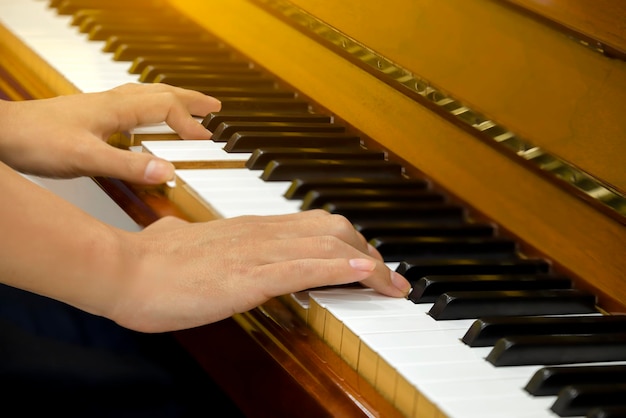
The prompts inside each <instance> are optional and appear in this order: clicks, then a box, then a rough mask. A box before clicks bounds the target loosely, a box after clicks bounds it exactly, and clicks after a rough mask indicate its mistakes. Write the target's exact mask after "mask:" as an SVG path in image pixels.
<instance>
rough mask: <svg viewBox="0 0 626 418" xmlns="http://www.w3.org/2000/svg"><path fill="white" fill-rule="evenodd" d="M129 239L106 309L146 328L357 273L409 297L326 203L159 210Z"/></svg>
mask: <svg viewBox="0 0 626 418" xmlns="http://www.w3.org/2000/svg"><path fill="white" fill-rule="evenodd" d="M132 237H133V238H134V240H133V244H132V250H131V251H129V253H128V254H129V256H131V257H132V260H133V262H137V263H139V265H138V266H137V267H136V268H133V269H130V270H128V273H129V276H128V277H125V278H124V280H123V281H124V291H123V292H121V294H120V296H119V297H115V298H109V299H111V300H110V301H109V302H110V303H112V304H113V305H112V306H110V307H109V309H110V312H108V313H107V314H106V316H108V317H109V318H112V319H113V320H115V321H117V322H118V323H120V324H121V325H123V326H126V327H128V328H132V329H136V330H139V331H145V332H159V331H171V330H178V329H185V328H190V327H195V326H199V325H203V324H207V323H210V322H215V321H218V320H221V319H224V318H227V317H229V316H231V315H233V314H235V313H240V312H245V311H247V310H250V309H252V308H254V307H256V306H258V305H260V304H262V303H264V302H266V301H267V300H268V299H270V298H272V297H275V296H280V295H284V294H289V293H291V292H296V291H301V290H305V289H309V288H314V287H319V286H325V285H339V284H346V283H353V282H360V283H361V284H363V285H365V286H368V287H371V288H373V289H375V290H377V291H379V292H380V293H382V294H385V295H389V296H394V297H406V295H407V294H408V292H409V290H410V284H409V283H408V282H407V281H406V279H404V278H403V277H402V276H401V275H399V274H398V273H395V272H393V271H391V270H390V269H389V268H388V267H387V266H386V265H385V264H384V263H383V261H382V257H381V256H380V254H379V253H378V252H377V251H376V250H375V249H374V248H373V247H371V246H369V245H367V243H366V240H365V239H364V238H363V236H362V235H361V234H359V233H358V232H357V231H356V230H355V229H354V227H353V226H352V225H351V224H350V222H349V221H348V220H347V219H346V218H344V217H342V216H340V215H331V214H329V213H327V212H325V211H322V210H313V211H306V212H301V213H297V214H292V215H278V216H264V217H260V216H243V217H237V218H230V219H223V220H216V221H211V222H207V223H197V224H190V223H186V222H184V221H182V220H180V219H176V218H163V219H161V220H159V221H157V222H156V223H154V224H152V225H151V226H149V227H147V228H146V229H145V230H143V231H142V232H140V233H137V234H134V235H132Z"/></svg>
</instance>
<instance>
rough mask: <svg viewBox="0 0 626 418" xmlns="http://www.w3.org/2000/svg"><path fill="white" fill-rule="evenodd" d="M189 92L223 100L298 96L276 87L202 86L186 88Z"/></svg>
mask: <svg viewBox="0 0 626 418" xmlns="http://www.w3.org/2000/svg"><path fill="white" fill-rule="evenodd" d="M187 87H188V88H189V89H190V90H195V91H198V92H200V93H203V94H206V95H208V96H213V97H216V98H218V99H220V100H221V99H224V98H227V97H249V98H254V97H267V98H271V97H282V98H284V99H287V98H294V97H297V96H298V95H297V94H296V92H294V91H291V90H284V89H281V88H279V87H277V86H271V87H263V86H261V87H246V88H242V87H226V86H217V87H203V86H187Z"/></svg>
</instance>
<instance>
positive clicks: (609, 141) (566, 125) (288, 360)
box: [0, 0, 626, 417]
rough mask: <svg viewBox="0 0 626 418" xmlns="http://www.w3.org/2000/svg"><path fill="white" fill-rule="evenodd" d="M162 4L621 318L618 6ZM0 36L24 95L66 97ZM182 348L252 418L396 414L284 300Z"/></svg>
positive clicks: (140, 217) (117, 191)
mask: <svg viewBox="0 0 626 418" xmlns="http://www.w3.org/2000/svg"><path fill="white" fill-rule="evenodd" d="M167 3H170V4H171V6H173V7H175V8H177V9H178V10H179V11H180V12H182V13H183V14H184V15H186V16H188V17H190V18H192V19H193V20H195V21H197V22H198V23H199V24H200V25H201V26H203V27H205V28H206V29H207V31H209V32H211V33H214V34H215V35H217V36H219V37H221V38H222V39H224V40H226V41H227V42H228V43H229V44H230V45H232V46H233V47H234V48H236V49H238V50H239V51H241V53H243V54H244V55H247V56H248V57H250V59H251V60H252V61H254V62H256V63H258V64H259V65H260V66H262V67H264V68H266V69H268V70H269V71H270V72H273V73H274V74H277V75H278V76H279V77H280V79H281V80H283V81H284V82H285V83H286V84H288V85H291V86H293V87H294V88H295V89H297V90H298V91H299V92H301V93H302V94H303V95H304V96H306V97H310V98H311V99H312V100H313V101H314V102H315V103H316V104H317V105H318V106H320V108H323V109H325V110H326V111H328V112H330V113H332V114H333V115H335V116H336V117H337V118H339V119H340V120H342V121H346V122H347V123H348V124H350V125H351V126H353V127H356V128H357V129H358V130H359V131H360V132H361V133H362V134H363V135H364V137H365V138H366V141H369V143H370V144H375V145H376V146H378V147H382V148H383V149H385V150H387V151H388V152H389V153H390V155H392V156H393V158H396V159H399V160H402V161H405V162H407V163H408V164H407V166H408V167H409V170H414V172H415V173H425V174H426V176H428V177H429V178H430V179H432V181H433V182H434V183H435V184H437V185H440V186H441V187H443V188H444V189H445V190H447V191H448V192H450V193H451V194H452V195H453V196H455V197H456V198H457V199H459V200H460V201H462V202H466V203H467V204H468V205H469V206H470V207H471V208H472V211H473V213H474V215H475V216H476V217H485V218H487V219H491V220H494V221H495V222H496V223H497V224H498V225H500V227H501V228H503V229H504V230H506V232H507V233H508V234H511V235H512V236H515V237H517V238H519V240H520V241H521V242H522V243H523V246H524V247H523V249H524V251H525V252H526V253H527V254H531V255H533V254H534V255H539V256H545V257H547V258H548V259H549V260H550V261H551V262H552V263H553V264H554V266H555V268H556V269H558V270H560V271H563V272H565V273H567V274H568V275H569V276H571V277H573V278H574V279H575V280H576V284H577V286H578V287H580V288H584V289H591V290H592V291H593V292H594V293H596V294H597V295H598V303H599V305H600V306H601V307H602V308H603V309H605V310H606V311H608V312H615V313H618V312H623V311H624V309H625V307H626V282H625V279H626V276H625V273H624V272H625V271H626V257H625V253H626V251H625V250H626V226H625V223H626V203H625V200H624V195H625V194H626V169H625V168H624V167H625V166H626V141H624V140H623V138H624V136H625V135H626V118H624V117H623V116H622V115H621V110H622V109H625V108H626V60H625V59H624V57H625V56H626V36H625V35H626V34H625V33H624V26H623V19H624V17H626V7H625V6H624V5H623V4H622V3H621V2H619V1H610V0H606V1H595V2H586V1H584V0H581V1H575V2H574V1H569V2H565V1H553V2H539V1H531V0H528V1H525V0H519V1H516V0H511V1H491V0H480V1H473V2H468V1H464V0H450V1H445V2H442V1H437V2H435V1H430V0H418V1H407V0H390V1H387V2H366V3H364V2H359V1H355V0H351V1H344V2H333V1H329V0H320V1H311V0H292V1H291V2H287V1H282V0H229V1H228V2H218V1H215V0H206V1H203V2H197V1H192V0H171V1H169V2H167ZM42 7H43V4H42ZM0 31H2V41H3V42H2V44H0V51H2V54H3V67H4V68H5V71H6V73H7V74H5V75H6V76H7V77H10V78H13V79H15V80H17V81H16V82H14V83H13V84H12V86H13V87H12V88H13V89H14V90H15V91H17V92H22V93H21V95H22V96H23V97H24V98H28V97H46V96H50V95H56V94H67V93H73V92H75V91H76V90H77V89H76V87H75V86H73V85H72V83H71V80H67V79H65V78H64V77H63V76H62V75H60V74H58V73H56V72H55V70H54V69H51V68H47V67H46V63H45V61H43V60H42V59H41V58H40V57H38V56H37V54H36V53H34V52H32V51H29V50H28V48H26V47H25V46H24V45H21V44H20V42H19V40H17V39H15V38H13V37H12V35H11V33H10V32H8V31H6V30H5V29H3V28H0ZM286 51H288V53H286ZM603 52H604V53H603ZM42 69H43V70H42ZM407 80H408V81H407ZM16 94H17V93H16ZM468 122H469V123H468ZM487 125H488V126H498V127H505V129H506V130H505V131H503V132H506V135H505V136H507V135H508V136H507V138H508V137H514V139H515V140H513V141H509V142H507V141H506V140H503V137H502V136H494V135H490V134H489V131H488V129H485V126H487ZM533 153H534V154H533ZM534 155H540V156H541V158H538V159H535V158H534V157H533V156H534ZM546 158H551V159H550V160H549V162H550V164H548V163H542V162H541V161H543V162H545V161H548V160H546ZM538 161H539V162H538ZM551 164H552V165H551ZM554 164H556V165H557V166H558V169H554ZM586 175H591V176H592V177H591V178H592V180H593V182H592V184H593V187H591V188H590V189H585V187H587V186H588V184H589V183H588V182H579V181H577V180H579V179H580V178H581V177H584V176H586ZM585 178H586V177H585ZM98 182H99V183H100V185H101V186H102V187H103V188H104V189H105V190H107V192H108V193H109V194H110V195H111V196H113V198H114V199H115V200H116V201H117V202H118V204H120V205H121V206H122V207H123V208H125V209H126V210H127V211H128V212H129V213H130V214H131V215H132V216H133V217H134V218H135V219H136V221H137V222H138V223H140V224H146V223H149V222H151V221H152V220H153V219H155V217H157V216H161V215H163V214H169V213H175V214H176V213H178V214H181V216H186V215H185V213H184V212H185V208H179V207H172V205H171V204H169V202H167V200H166V199H164V198H162V196H160V195H159V194H155V192H154V191H152V190H150V191H146V190H140V189H137V188H135V187H133V186H131V185H125V184H122V183H119V182H115V181H111V180H109V179H98ZM581 184H582V186H581ZM129 196H130V197H129ZM137 196H139V197H140V198H141V199H140V203H139V204H137V199H136V197H137ZM607 196H608V197H607ZM131 202H135V203H134V204H132V203H131ZM607 202H608V203H607ZM178 337H179V339H180V341H181V343H182V344H183V345H185V346H186V347H187V348H188V350H189V351H190V352H191V353H192V354H193V355H194V356H196V358H197V359H198V361H199V362H200V363H201V364H202V365H203V366H204V367H205V368H206V369H207V371H208V372H209V373H210V374H211V375H212V376H213V377H215V378H216V379H217V380H218V381H219V382H220V383H221V384H222V385H223V386H224V388H225V389H226V390H227V391H228V392H229V393H230V394H231V395H232V396H233V398H234V399H235V400H236V401H237V402H238V403H239V404H240V405H241V408H242V410H244V411H245V412H246V413H247V414H250V416H315V417H319V416H403V415H407V414H406V411H403V412H400V411H399V410H398V409H397V408H396V406H394V405H393V402H391V401H390V400H388V399H385V398H384V397H383V396H382V395H381V394H380V393H378V391H377V390H376V389H375V388H374V387H373V386H372V385H371V384H370V383H368V382H366V381H365V380H364V379H362V378H361V377H360V376H359V375H358V373H356V372H355V371H354V370H353V369H351V368H350V367H349V366H347V365H346V364H345V363H344V362H343V361H342V360H341V359H340V358H339V357H338V355H337V354H336V353H334V352H333V351H332V350H331V349H330V348H329V347H328V346H327V345H326V344H325V343H324V342H323V341H322V340H321V339H320V338H318V336H316V335H315V334H314V333H313V332H312V331H311V330H310V329H309V328H308V327H307V326H306V325H305V324H304V323H303V322H302V320H301V318H300V317H298V316H297V315H294V314H293V313H292V312H291V311H290V310H289V309H288V308H287V307H286V306H285V305H284V304H283V303H282V302H281V301H280V300H274V301H271V302H270V303H268V304H266V305H264V306H262V307H259V308H258V309H256V310H254V311H251V312H249V313H246V314H242V315H237V316H235V317H234V318H232V319H229V320H226V321H223V322H221V323H218V324H212V325H208V326H206V327H202V328H198V329H194V330H188V331H184V332H180V333H178ZM435 414H436V413H435ZM435 416H437V415H433V417H435Z"/></svg>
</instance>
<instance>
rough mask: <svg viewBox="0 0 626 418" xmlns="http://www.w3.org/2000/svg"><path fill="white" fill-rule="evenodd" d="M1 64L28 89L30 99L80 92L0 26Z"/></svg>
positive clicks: (20, 40)
mask: <svg viewBox="0 0 626 418" xmlns="http://www.w3.org/2000/svg"><path fill="white" fill-rule="evenodd" d="M0 54H1V55H2V65H3V66H4V67H5V68H6V69H7V70H8V71H10V72H11V74H12V75H13V76H14V77H15V78H16V80H17V81H18V82H19V83H20V84H21V85H22V86H23V87H24V88H25V89H27V90H28V92H29V94H30V96H31V97H35V98H41V99H44V98H48V97H54V96H58V95H64V94H74V93H78V92H79V90H78V88H76V86H74V85H73V84H72V83H71V82H70V81H69V80H67V79H66V78H65V77H63V75H61V74H59V72H57V71H56V70H55V69H54V68H52V67H51V66H50V64H49V63H48V62H46V61H45V60H44V59H43V58H41V57H40V56H39V55H37V54H36V53H35V52H34V51H33V50H31V49H30V48H29V47H28V46H27V45H26V44H25V43H24V42H23V40H22V39H20V38H18V37H17V36H16V35H15V34H13V33H12V32H10V31H9V30H7V29H6V28H5V27H4V26H2V25H0Z"/></svg>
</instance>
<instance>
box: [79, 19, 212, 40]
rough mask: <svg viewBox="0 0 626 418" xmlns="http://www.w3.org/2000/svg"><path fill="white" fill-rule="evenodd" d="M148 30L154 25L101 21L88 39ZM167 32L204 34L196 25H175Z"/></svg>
mask: <svg viewBox="0 0 626 418" xmlns="http://www.w3.org/2000/svg"><path fill="white" fill-rule="evenodd" d="M146 30H154V28H153V27H151V28H148V29H146V26H144V25H137V26H134V27H133V26H129V25H127V24H124V23H118V24H102V23H99V24H97V25H94V26H93V27H92V28H91V30H90V31H89V34H88V35H87V36H88V39H89V40H91V41H106V40H107V39H108V38H110V37H111V36H114V35H118V34H120V33H125V34H130V33H138V34H143V33H146ZM167 32H168V33H170V34H173V33H175V34H185V35H186V36H189V37H191V38H193V37H195V36H202V32H201V31H200V30H198V28H197V27H195V26H174V27H168V28H167Z"/></svg>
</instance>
